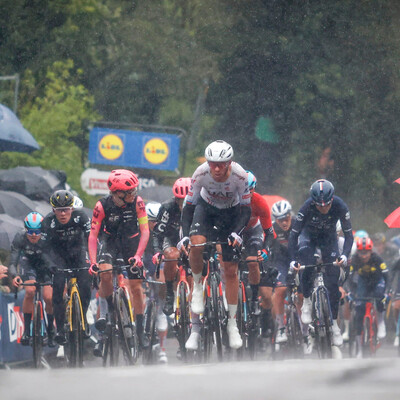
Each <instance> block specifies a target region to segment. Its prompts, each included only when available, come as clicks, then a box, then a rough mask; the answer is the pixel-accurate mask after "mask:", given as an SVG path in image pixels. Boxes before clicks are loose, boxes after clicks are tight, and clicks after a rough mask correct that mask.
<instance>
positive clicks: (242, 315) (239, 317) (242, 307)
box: [236, 282, 248, 360]
mask: <svg viewBox="0 0 400 400" xmlns="http://www.w3.org/2000/svg"><path fill="white" fill-rule="evenodd" d="M244 290H245V289H244V286H243V282H239V291H238V307H237V312H236V322H237V326H238V329H239V334H240V336H241V338H242V341H243V346H242V347H241V348H240V349H237V350H236V354H237V357H238V359H239V360H242V359H243V356H244V349H245V348H247V345H248V342H247V332H246V317H247V316H246V304H245V301H246V300H245V298H244V296H245V294H244Z"/></svg>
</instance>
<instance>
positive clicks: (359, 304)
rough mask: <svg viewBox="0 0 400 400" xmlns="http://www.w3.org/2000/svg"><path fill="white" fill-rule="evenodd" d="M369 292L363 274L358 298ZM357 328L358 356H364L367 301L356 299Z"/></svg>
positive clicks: (359, 280)
mask: <svg viewBox="0 0 400 400" xmlns="http://www.w3.org/2000/svg"><path fill="white" fill-rule="evenodd" d="M367 294H368V290H367V284H366V282H365V279H364V278H363V277H362V276H358V282H357V289H356V299H357V298H365V297H366V296H367ZM354 305H355V311H356V312H355V321H354V325H355V330H356V343H357V354H356V357H357V358H362V340H361V333H362V328H363V320H364V314H365V301H361V300H356V301H355V303H354Z"/></svg>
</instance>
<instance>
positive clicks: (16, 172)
mask: <svg viewBox="0 0 400 400" xmlns="http://www.w3.org/2000/svg"><path fill="white" fill-rule="evenodd" d="M66 180H67V177H66V175H65V173H64V172H63V171H57V170H50V171H48V170H45V169H43V168H41V167H17V168H12V169H4V170H0V189H1V190H11V191H15V192H18V193H22V194H24V195H25V196H27V197H29V198H30V199H33V200H46V201H49V198H50V196H51V195H52V194H53V192H54V191H55V190H58V189H65V182H66Z"/></svg>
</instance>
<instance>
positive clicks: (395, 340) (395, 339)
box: [393, 336, 399, 347]
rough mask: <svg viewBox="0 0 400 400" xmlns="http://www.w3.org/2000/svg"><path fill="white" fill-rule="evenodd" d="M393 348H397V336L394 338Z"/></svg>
mask: <svg viewBox="0 0 400 400" xmlns="http://www.w3.org/2000/svg"><path fill="white" fill-rule="evenodd" d="M393 346H394V347H399V336H396V337H395V338H394V342H393Z"/></svg>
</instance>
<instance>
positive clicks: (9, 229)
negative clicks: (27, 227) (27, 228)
mask: <svg viewBox="0 0 400 400" xmlns="http://www.w3.org/2000/svg"><path fill="white" fill-rule="evenodd" d="M23 228H24V223H23V222H22V220H19V219H16V218H12V217H10V216H9V215H6V214H0V249H4V250H11V243H12V241H13V240H14V236H15V235H16V234H17V233H18V232H21V231H23Z"/></svg>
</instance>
